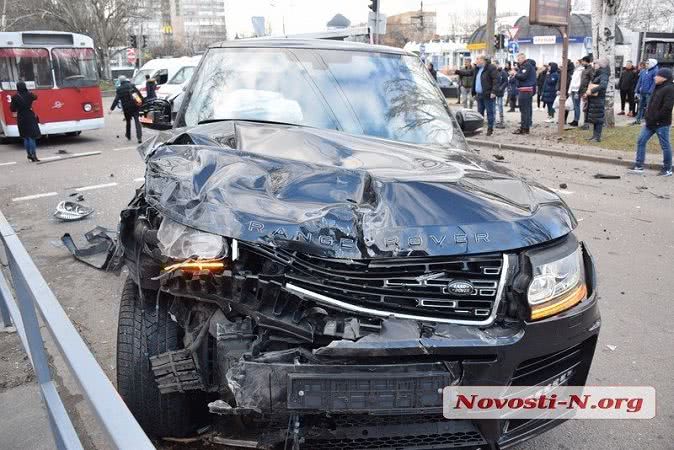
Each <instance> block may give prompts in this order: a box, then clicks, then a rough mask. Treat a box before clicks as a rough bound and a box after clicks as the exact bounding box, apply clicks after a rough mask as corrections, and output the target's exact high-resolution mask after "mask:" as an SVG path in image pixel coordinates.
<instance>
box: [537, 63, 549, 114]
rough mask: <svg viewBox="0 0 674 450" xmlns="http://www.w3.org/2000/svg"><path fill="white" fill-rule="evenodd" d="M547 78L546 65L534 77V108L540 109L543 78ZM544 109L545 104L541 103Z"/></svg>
mask: <svg viewBox="0 0 674 450" xmlns="http://www.w3.org/2000/svg"><path fill="white" fill-rule="evenodd" d="M547 76H548V65H547V64H545V65H544V66H543V67H542V68H541V69H540V70H539V71H538V76H537V77H536V87H537V88H538V89H537V90H536V107H537V108H538V109H541V101H542V100H543V86H544V85H545V78H546V77H547ZM543 107H545V103H543Z"/></svg>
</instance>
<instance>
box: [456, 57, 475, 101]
mask: <svg viewBox="0 0 674 450" xmlns="http://www.w3.org/2000/svg"><path fill="white" fill-rule="evenodd" d="M456 74H457V75H458V76H459V84H460V89H461V101H462V102H463V107H464V108H468V107H469V106H468V105H469V104H470V109H473V95H472V91H473V78H475V68H474V67H473V64H472V61H471V59H470V58H466V59H464V60H463V69H459V70H457V71H456Z"/></svg>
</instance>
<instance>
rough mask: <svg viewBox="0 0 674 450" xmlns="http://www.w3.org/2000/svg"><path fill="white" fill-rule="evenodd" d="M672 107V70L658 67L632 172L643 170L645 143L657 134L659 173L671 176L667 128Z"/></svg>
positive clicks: (670, 156)
mask: <svg viewBox="0 0 674 450" xmlns="http://www.w3.org/2000/svg"><path fill="white" fill-rule="evenodd" d="M672 108H674V83H672V70H671V69H666V68H665V69H660V70H658V72H657V75H656V76H655V90H654V91H653V95H652V96H651V99H650V102H649V103H648V108H647V109H646V114H645V118H646V125H645V126H644V127H643V128H642V130H641V134H640V135H639V140H638V141H637V158H636V161H635V163H634V167H632V169H631V171H632V172H637V173H641V172H643V171H644V160H645V159H646V144H648V141H649V140H650V139H651V138H652V137H653V135H654V134H657V135H658V140H659V141H660V147H662V170H661V171H660V173H659V175H660V176H663V177H671V176H672V145H671V143H670V141H669V129H670V127H671V126H672Z"/></svg>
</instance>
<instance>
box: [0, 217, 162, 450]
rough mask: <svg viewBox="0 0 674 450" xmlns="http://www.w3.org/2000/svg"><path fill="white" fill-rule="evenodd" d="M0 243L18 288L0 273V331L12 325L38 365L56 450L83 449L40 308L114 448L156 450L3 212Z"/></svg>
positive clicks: (39, 383)
mask: <svg viewBox="0 0 674 450" xmlns="http://www.w3.org/2000/svg"><path fill="white" fill-rule="evenodd" d="M0 242H2V244H3V246H2V247H4V251H5V256H6V259H7V265H8V267H9V272H10V274H11V280H12V284H11V286H12V287H13V288H14V289H13V291H14V294H13V293H12V289H11V288H10V285H9V283H8V282H7V279H6V278H5V276H4V273H3V271H2V270H0V320H1V321H2V323H0V326H2V325H4V326H10V325H11V324H12V323H13V324H14V326H15V327H16V330H17V333H18V335H19V337H20V338H21V341H22V343H23V347H24V348H25V349H26V352H27V353H28V356H29V358H30V361H31V363H32V365H33V369H34V371H35V375H36V378H37V382H38V385H39V387H40V392H41V394H42V398H43V399H44V403H45V405H46V409H47V413H48V417H49V424H50V426H51V430H52V434H53V436H54V441H55V443H56V446H57V448H59V449H81V448H82V444H81V442H80V439H79V438H78V436H77V433H76V432H75V428H74V427H73V424H72V421H71V420H70V417H69V416H68V412H67V411H66V409H65V407H64V405H63V402H62V401H61V397H60V396H59V393H58V391H57V389H56V384H55V383H54V380H53V379H52V376H51V371H50V369H49V364H48V359H47V351H46V349H45V345H44V342H43V338H42V334H41V332H40V326H39V323H38V318H37V313H36V309H37V311H39V312H40V315H41V316H42V319H43V322H44V325H46V327H47V329H48V330H49V332H50V334H51V336H52V338H53V341H54V343H55V344H56V347H57V348H58V351H59V353H60V354H61V355H62V357H63V360H64V361H65V363H66V365H67V366H68V368H69V370H70V372H71V374H72V376H73V378H74V379H75V381H76V382H77V384H78V385H79V388H80V389H81V392H82V394H83V396H84V397H85V398H86V399H87V400H88V402H89V405H90V407H91V409H92V410H93V412H94V414H95V416H96V418H97V419H98V422H99V423H100V424H101V425H102V428H103V430H104V431H105V432H106V433H107V436H108V437H109V439H110V442H109V444H112V445H113V446H114V447H116V448H119V449H133V450H141V449H153V448H154V446H153V445H152V442H150V439H149V438H148V437H147V435H146V434H145V433H144V432H143V430H142V429H141V427H140V425H138V422H136V419H135V418H134V417H133V415H132V414H131V412H130V411H129V409H128V408H127V407H126V404H125V403H124V401H123V400H122V398H121V397H120V396H119V394H118V393H117V391H116V390H115V387H114V386H113V385H112V383H111V382H110V380H108V377H107V376H106V375H105V373H104V372H103V369H101V366H100V365H99V364H98V363H97V362H96V359H95V358H94V355H92V354H91V351H89V348H88V347H87V346H86V344H85V343H84V341H83V340H82V338H81V336H80V335H79V333H78V332H77V330H76V329H75V327H74V326H73V324H72V323H71V322H70V319H68V316H67V315H66V313H65V311H64V310H63V308H62V307H61V304H60V303H59V301H58V300H57V299H56V297H55V296H54V293H53V292H52V291H51V289H50V288H49V286H48V285H47V282H46V281H45V280H44V278H43V277H42V274H40V272H39V270H38V269H37V267H36V266H35V263H34V262H33V260H32V259H31V258H30V256H29V255H28V252H26V249H25V248H24V247H23V245H22V244H21V241H20V240H19V238H18V236H17V235H16V234H15V233H14V230H13V229H12V227H11V226H10V224H9V223H8V222H7V220H6V219H5V216H4V215H3V214H2V212H0ZM2 247H0V251H1V250H2ZM0 256H1V255H0ZM0 439H1V438H0Z"/></svg>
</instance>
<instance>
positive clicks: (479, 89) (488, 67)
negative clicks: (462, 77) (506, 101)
mask: <svg viewBox="0 0 674 450" xmlns="http://www.w3.org/2000/svg"><path fill="white" fill-rule="evenodd" d="M476 66H477V67H476V68H475V78H474V79H473V91H472V94H473V95H474V96H475V97H476V98H477V112H479V113H480V114H481V115H482V117H484V113H485V110H486V111H487V136H491V135H492V134H493V133H494V122H495V118H494V115H495V114H494V107H495V104H496V89H497V87H498V71H497V70H496V66H495V65H493V64H492V63H491V60H489V59H488V58H485V57H484V56H479V57H478V58H477V64H476Z"/></svg>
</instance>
